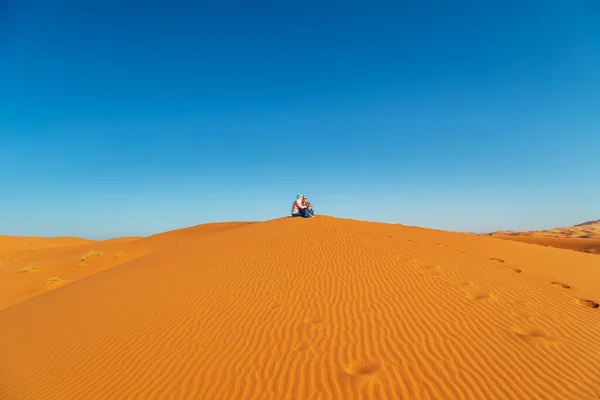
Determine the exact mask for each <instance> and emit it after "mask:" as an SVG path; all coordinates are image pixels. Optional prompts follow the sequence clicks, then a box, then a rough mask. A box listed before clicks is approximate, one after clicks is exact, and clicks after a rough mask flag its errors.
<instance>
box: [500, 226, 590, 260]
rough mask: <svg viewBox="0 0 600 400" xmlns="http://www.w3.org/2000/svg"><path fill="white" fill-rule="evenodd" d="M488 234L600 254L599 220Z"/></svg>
mask: <svg viewBox="0 0 600 400" xmlns="http://www.w3.org/2000/svg"><path fill="white" fill-rule="evenodd" d="M490 236H492V237H495V238H498V239H508V240H514V241H516V242H523V243H531V244H537V245H540V246H550V247H558V248H561V249H570V250H575V251H582V252H584V253H590V254H600V220H598V221H590V222H586V223H583V224H580V225H575V226H571V227H567V228H555V229H549V230H544V231H529V232H510V233H507V232H494V233H492V234H490Z"/></svg>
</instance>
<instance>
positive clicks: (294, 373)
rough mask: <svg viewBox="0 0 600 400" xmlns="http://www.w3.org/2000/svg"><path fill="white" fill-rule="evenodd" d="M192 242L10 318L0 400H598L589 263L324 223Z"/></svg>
mask: <svg viewBox="0 0 600 400" xmlns="http://www.w3.org/2000/svg"><path fill="white" fill-rule="evenodd" d="M188 229H190V228H188ZM195 229H196V233H197V236H195V234H193V233H191V234H190V235H187V234H186V235H183V236H185V237H186V239H183V238H180V236H178V234H177V233H176V232H177V231H174V232H172V233H169V234H165V236H162V237H161V236H155V237H153V238H152V239H150V238H146V239H140V240H139V243H138V244H137V246H140V248H142V249H144V248H143V246H144V245H142V243H143V242H144V240H149V239H150V240H152V242H146V245H148V246H151V247H152V248H159V249H160V250H159V251H151V249H149V248H145V249H144V251H145V252H146V254H145V255H143V256H140V257H138V258H136V259H133V260H131V261H127V262H125V263H123V264H121V265H119V266H117V267H113V268H110V269H106V270H104V271H102V272H98V273H95V274H93V275H89V276H87V277H84V278H83V279H79V280H77V281H75V282H70V283H66V284H63V285H60V286H59V287H57V288H56V289H54V290H51V291H47V292H45V293H44V294H43V295H39V296H36V297H34V298H31V299H29V300H27V301H24V302H21V303H19V304H16V305H13V306H12V307H9V308H7V309H4V310H2V311H0V359H1V360H3V362H2V365H1V366H0V382H2V388H1V390H2V395H4V396H5V397H6V398H9V399H13V398H15V399H16V398H36V399H57V398H60V399H82V398H86V399H92V398H198V399H245V398H248V399H252V398H254V399H258V398H260V399H317V398H364V399H367V398H369V399H371V398H379V399H392V398H407V399H414V398H439V399H463V398H465V399H466V398H478V399H484V398H507V399H514V398H523V399H524V398H561V399H595V398H598V396H599V395H600V390H599V389H598V388H600V378H599V376H600V374H599V373H600V370H599V368H600V341H598V340H597V332H598V331H599V328H600V309H598V308H594V304H596V305H597V304H598V302H599V301H600V275H599V274H598V258H597V256H594V255H590V254H584V253H578V252H571V251H565V250H562V249H555V248H547V247H541V246H528V245H524V244H522V243H515V242H512V241H504V240H496V239H494V238H489V237H482V236H471V235H466V234H458V233H448V232H442V231H432V230H427V229H421V228H414V227H405V226H401V225H392V224H381V223H370V222H361V221H354V220H345V219H338V218H332V217H318V218H314V219H309V220H304V219H291V218H283V219H278V220H272V221H267V222H262V223H254V224H248V225H243V226H236V227H235V229H221V230H219V231H218V232H213V233H212V234H202V233H201V232H202V227H197V228H195ZM188 233H190V232H189V231H188ZM183 236H182V237H183ZM136 242H138V241H132V242H126V243H124V244H120V246H121V247H123V246H132V247H135V243H136ZM167 242H168V243H170V244H167ZM97 245H98V244H94V248H96V247H97ZM97 251H103V252H104V254H107V252H108V250H107V249H102V248H100V247H98V250H97ZM114 251H117V250H114ZM118 251H123V250H122V249H120V250H118ZM142 252H143V251H142V250H140V253H142ZM82 254H83V252H81V253H77V256H78V257H79V256H81V255H82ZM101 259H102V257H99V258H98V260H101ZM42 266H43V262H42V261H40V268H42ZM35 273H38V271H36V272H33V273H31V274H23V275H33V274H35ZM56 276H58V277H60V275H56ZM60 278H61V279H64V278H63V277H60ZM0 397H1V396H0Z"/></svg>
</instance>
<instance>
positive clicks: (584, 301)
mask: <svg viewBox="0 0 600 400" xmlns="http://www.w3.org/2000/svg"><path fill="white" fill-rule="evenodd" d="M579 304H581V305H582V306H584V307H589V308H598V307H600V304H598V303H596V302H595V301H593V300H587V299H579Z"/></svg>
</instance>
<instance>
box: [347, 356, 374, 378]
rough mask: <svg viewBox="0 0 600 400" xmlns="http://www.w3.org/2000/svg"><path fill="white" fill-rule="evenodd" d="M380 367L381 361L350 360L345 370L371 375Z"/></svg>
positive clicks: (350, 372) (351, 372)
mask: <svg viewBox="0 0 600 400" xmlns="http://www.w3.org/2000/svg"><path fill="white" fill-rule="evenodd" d="M380 369H381V363H380V362H378V361H371V360H361V361H352V362H351V363H350V364H348V366H347V367H346V368H345V370H346V372H347V373H349V374H352V375H363V376H364V375H373V374H374V373H376V372H377V371H379V370H380Z"/></svg>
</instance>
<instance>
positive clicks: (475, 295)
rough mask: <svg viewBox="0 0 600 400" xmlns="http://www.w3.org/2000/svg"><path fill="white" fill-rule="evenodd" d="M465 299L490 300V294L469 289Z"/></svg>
mask: <svg viewBox="0 0 600 400" xmlns="http://www.w3.org/2000/svg"><path fill="white" fill-rule="evenodd" d="M467 297H468V298H470V299H471V300H485V299H489V298H490V294H489V293H488V292H486V291H485V290H481V289H470V290H468V291H467Z"/></svg>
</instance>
